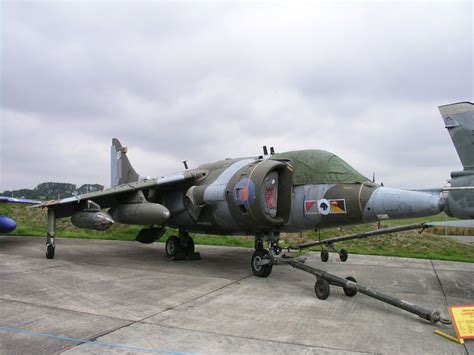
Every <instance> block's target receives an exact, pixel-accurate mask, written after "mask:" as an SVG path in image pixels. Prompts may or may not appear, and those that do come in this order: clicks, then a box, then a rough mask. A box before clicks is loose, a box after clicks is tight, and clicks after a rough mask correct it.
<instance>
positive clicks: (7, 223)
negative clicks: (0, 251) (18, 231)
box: [0, 216, 16, 233]
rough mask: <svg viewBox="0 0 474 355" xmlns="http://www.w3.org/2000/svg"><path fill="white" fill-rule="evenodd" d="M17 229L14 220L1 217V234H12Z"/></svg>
mask: <svg viewBox="0 0 474 355" xmlns="http://www.w3.org/2000/svg"><path fill="white" fill-rule="evenodd" d="M15 228H16V223H15V221H14V220H13V219H11V218H8V217H6V216H0V233H10V232H12V231H14V230H15Z"/></svg>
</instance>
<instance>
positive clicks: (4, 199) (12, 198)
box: [0, 196, 41, 205]
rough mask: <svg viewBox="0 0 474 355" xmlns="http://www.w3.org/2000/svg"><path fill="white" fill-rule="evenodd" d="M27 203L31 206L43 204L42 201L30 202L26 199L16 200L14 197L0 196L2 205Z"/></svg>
mask: <svg viewBox="0 0 474 355" xmlns="http://www.w3.org/2000/svg"><path fill="white" fill-rule="evenodd" d="M2 202H3V203H8V202H9V203H26V204H29V205H35V204H38V203H41V201H38V200H29V199H26V198H14V197H6V196H0V203H2Z"/></svg>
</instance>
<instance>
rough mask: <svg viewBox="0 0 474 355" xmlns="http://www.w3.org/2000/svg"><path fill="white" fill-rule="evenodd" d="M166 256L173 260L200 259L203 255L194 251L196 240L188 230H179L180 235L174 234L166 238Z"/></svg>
mask: <svg viewBox="0 0 474 355" xmlns="http://www.w3.org/2000/svg"><path fill="white" fill-rule="evenodd" d="M165 250H166V256H167V257H168V258H170V259H173V260H199V259H201V256H200V254H199V253H196V252H195V251H194V240H193V238H191V236H190V235H189V233H188V232H184V231H179V237H178V236H176V235H172V236H171V237H169V238H168V239H167V240H166V246H165Z"/></svg>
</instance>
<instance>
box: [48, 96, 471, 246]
mask: <svg viewBox="0 0 474 355" xmlns="http://www.w3.org/2000/svg"><path fill="white" fill-rule="evenodd" d="M440 111H441V114H442V116H443V119H444V120H445V123H446V127H447V128H448V130H449V132H450V134H451V136H452V138H453V142H454V144H455V146H456V149H457V151H458V154H459V155H460V158H461V161H462V162H463V165H464V171H462V172H454V173H453V174H452V182H451V183H452V186H453V187H455V186H463V187H465V186H474V178H473V173H474V158H472V157H473V156H474V148H473V143H474V140H473V133H472V132H474V115H473V114H474V105H473V104H472V103H459V104H452V105H447V106H441V107H440ZM271 151H272V152H273V149H272V150H271ZM126 154H127V148H125V147H122V145H121V144H120V142H119V141H118V140H117V139H115V138H114V139H113V140H112V147H111V180H112V181H111V186H112V187H111V188H109V189H105V190H103V191H100V192H93V193H90V194H85V195H81V196H74V197H70V198H67V199H63V200H59V201H51V202H48V203H45V204H43V205H41V207H47V208H48V211H49V227H48V233H49V234H48V235H49V236H50V239H49V241H50V242H48V245H51V246H52V247H53V248H54V235H55V224H54V220H55V219H56V218H63V217H71V216H72V221H73V223H74V224H75V225H76V226H78V227H81V228H91V229H100V230H103V229H105V228H107V227H109V226H110V225H111V224H112V223H124V224H138V225H144V226H153V225H156V226H158V228H160V230H163V229H164V228H165V227H173V228H177V229H178V230H179V231H180V234H183V235H188V233H191V232H199V233H212V234H236V235H237V234H240V235H244V234H246V235H255V236H256V240H257V241H258V240H262V239H263V240H265V239H268V240H270V241H276V242H278V235H279V233H280V232H282V231H288V232H299V231H303V230H314V229H319V228H326V227H334V226H343V225H351V224H360V223H368V222H374V221H378V220H381V219H388V218H411V217H423V216H431V215H435V214H438V213H439V212H441V211H443V210H445V209H446V211H447V212H448V214H450V215H453V216H456V217H460V218H472V217H473V216H474V193H468V194H466V193H465V192H464V191H456V190H453V191H451V192H448V195H447V197H446V195H442V194H441V192H442V191H444V190H442V189H431V190H406V189H397V188H388V187H384V186H380V185H378V184H375V183H374V182H372V181H370V180H369V179H367V178H365V177H364V176H363V175H361V174H360V173H358V172H357V171H356V170H354V169H353V168H352V167H350V166H349V165H348V164H347V163H346V162H344V161H343V160H342V159H340V158H339V157H337V156H335V155H334V154H332V153H328V152H325V151H321V150H304V151H293V152H285V153H280V154H266V153H265V154H264V155H261V156H257V157H247V158H238V159H224V160H220V161H217V162H214V163H209V164H204V165H201V166H199V167H197V168H196V169H190V170H185V171H183V172H181V173H177V174H173V175H170V176H165V177H161V178H157V179H149V178H144V177H141V176H140V175H139V174H138V173H137V172H136V171H135V170H134V169H133V167H132V165H131V164H130V162H129V160H128V158H127V155H126ZM467 156H469V157H467ZM161 234H162V233H161V232H160V233H158V232H157V235H159V236H161ZM159 236H158V238H159ZM188 238H189V237H188ZM137 239H139V238H138V237H137ZM139 240H140V239H139Z"/></svg>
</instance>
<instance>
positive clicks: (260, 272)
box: [251, 248, 273, 277]
mask: <svg viewBox="0 0 474 355" xmlns="http://www.w3.org/2000/svg"><path fill="white" fill-rule="evenodd" d="M267 255H268V250H266V249H263V248H262V249H260V248H259V249H257V250H255V252H254V253H253V255H252V262H251V266H252V272H253V274H254V275H255V276H257V277H268V276H269V275H270V274H271V272H272V268H273V265H272V264H264V265H261V264H260V263H261V262H263V261H264V260H266V258H265V256H267Z"/></svg>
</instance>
